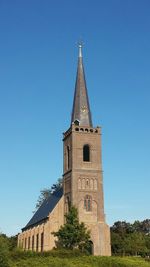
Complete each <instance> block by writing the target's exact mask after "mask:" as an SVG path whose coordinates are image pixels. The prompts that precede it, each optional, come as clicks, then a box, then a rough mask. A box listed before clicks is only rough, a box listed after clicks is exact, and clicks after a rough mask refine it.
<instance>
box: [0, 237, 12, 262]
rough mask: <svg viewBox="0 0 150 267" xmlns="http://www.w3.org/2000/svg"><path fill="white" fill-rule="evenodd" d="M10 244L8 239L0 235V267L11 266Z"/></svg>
mask: <svg viewBox="0 0 150 267" xmlns="http://www.w3.org/2000/svg"><path fill="white" fill-rule="evenodd" d="M9 266H10V265H9V244H8V241H7V239H6V238H5V237H4V236H3V235H2V234H1V235H0V267H9Z"/></svg>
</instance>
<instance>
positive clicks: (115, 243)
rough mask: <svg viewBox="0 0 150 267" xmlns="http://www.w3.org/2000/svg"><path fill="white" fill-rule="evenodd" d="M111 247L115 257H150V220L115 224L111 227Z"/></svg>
mask: <svg viewBox="0 0 150 267" xmlns="http://www.w3.org/2000/svg"><path fill="white" fill-rule="evenodd" d="M111 245H112V253H113V254H114V255H123V256H125V255H135V256H137V255H141V256H146V255H147V256H148V255H149V256H150V220H149V219H147V220H144V221H143V222H139V221H135V222H134V223H133V224H131V223H127V222H125V221H123V222H120V221H118V222H115V223H114V225H113V226H112V227H111Z"/></svg>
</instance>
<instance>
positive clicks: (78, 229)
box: [53, 207, 90, 251]
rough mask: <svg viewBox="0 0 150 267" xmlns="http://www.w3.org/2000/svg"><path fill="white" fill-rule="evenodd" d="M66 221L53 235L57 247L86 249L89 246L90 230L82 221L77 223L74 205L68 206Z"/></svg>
mask: <svg viewBox="0 0 150 267" xmlns="http://www.w3.org/2000/svg"><path fill="white" fill-rule="evenodd" d="M65 218H66V223H65V224H64V225H63V226H61V227H60V229H59V230H58V232H54V233H53V234H54V236H56V237H57V238H58V240H57V242H56V245H57V248H67V249H71V250H72V249H74V248H78V249H79V250H81V251H88V248H89V246H90V232H89V231H88V230H87V228H86V226H85V224H84V223H82V222H81V223H79V219H78V212H77V209H76V208H75V207H70V210H69V212H68V214H66V215H65Z"/></svg>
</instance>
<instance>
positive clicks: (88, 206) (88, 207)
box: [84, 195, 92, 211]
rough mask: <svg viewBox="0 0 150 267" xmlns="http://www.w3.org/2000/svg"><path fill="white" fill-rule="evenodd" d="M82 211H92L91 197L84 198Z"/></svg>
mask: <svg viewBox="0 0 150 267" xmlns="http://www.w3.org/2000/svg"><path fill="white" fill-rule="evenodd" d="M84 209H85V210H86V211H91V210H92V197H91V196H89V195H86V196H85V198H84Z"/></svg>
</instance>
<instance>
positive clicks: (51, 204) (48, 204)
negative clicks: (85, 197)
mask: <svg viewBox="0 0 150 267" xmlns="http://www.w3.org/2000/svg"><path fill="white" fill-rule="evenodd" d="M62 195H63V188H60V189H59V190H58V191H56V192H54V193H53V194H52V195H51V196H49V198H48V199H46V200H45V201H44V202H43V204H42V205H41V206H40V207H39V209H38V210H37V211H36V212H35V214H34V215H33V217H32V218H31V220H30V221H29V222H28V223H27V225H26V226H25V227H24V228H23V229H22V230H23V231H24V230H26V229H27V228H30V227H33V226H34V225H37V224H38V223H40V222H41V221H43V220H44V219H46V218H47V217H48V215H49V213H50V212H51V211H52V210H53V209H54V208H55V206H56V205H57V203H58V201H59V200H60V199H61V197H62Z"/></svg>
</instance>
